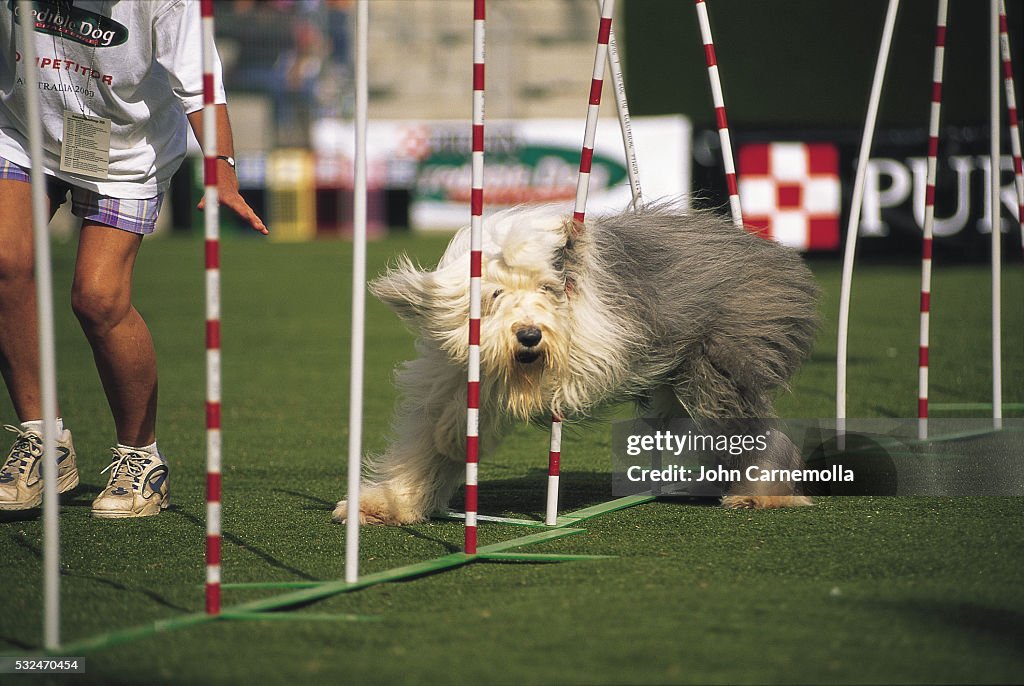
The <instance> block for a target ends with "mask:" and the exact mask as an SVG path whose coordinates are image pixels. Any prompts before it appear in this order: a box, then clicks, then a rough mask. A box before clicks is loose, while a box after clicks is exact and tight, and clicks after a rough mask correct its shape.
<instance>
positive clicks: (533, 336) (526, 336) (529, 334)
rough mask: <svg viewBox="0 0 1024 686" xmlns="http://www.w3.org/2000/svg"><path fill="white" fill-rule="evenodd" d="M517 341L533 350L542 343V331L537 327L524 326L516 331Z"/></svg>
mask: <svg viewBox="0 0 1024 686" xmlns="http://www.w3.org/2000/svg"><path fill="white" fill-rule="evenodd" d="M516 340H518V341H519V342H520V343H522V344H523V345H525V346H526V347H527V348H532V347H533V346H535V345H537V344H538V343H540V329H538V328H537V327H535V326H524V327H523V328H521V329H519V330H518V331H516Z"/></svg>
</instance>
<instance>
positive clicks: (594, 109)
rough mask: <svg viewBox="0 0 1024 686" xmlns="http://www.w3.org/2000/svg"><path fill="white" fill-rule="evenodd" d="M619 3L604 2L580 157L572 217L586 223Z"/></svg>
mask: <svg viewBox="0 0 1024 686" xmlns="http://www.w3.org/2000/svg"><path fill="white" fill-rule="evenodd" d="M614 12H615V0H604V5H602V7H601V23H600V26H599V27H598V31H597V50H596V51H595V54H594V74H593V77H592V78H591V80H590V100H589V105H588V106H587V126H586V129H585V131H584V133H583V152H582V153H581V155H580V175H579V178H578V179H577V181H576V206H575V207H574V208H573V212H572V217H573V219H575V220H576V221H578V222H582V221H583V219H584V217H585V216H586V212H587V193H589V191H590V168H591V165H592V163H593V161H594V138H595V137H596V136H597V115H598V113H599V112H600V110H601V90H602V89H603V88H604V67H605V60H607V59H608V38H609V36H610V35H611V32H612V14H614Z"/></svg>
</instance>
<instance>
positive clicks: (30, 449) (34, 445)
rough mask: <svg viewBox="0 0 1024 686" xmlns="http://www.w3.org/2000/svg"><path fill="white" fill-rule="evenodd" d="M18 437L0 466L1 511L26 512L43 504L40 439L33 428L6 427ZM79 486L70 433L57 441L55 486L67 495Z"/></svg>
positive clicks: (41, 446)
mask: <svg viewBox="0 0 1024 686" xmlns="http://www.w3.org/2000/svg"><path fill="white" fill-rule="evenodd" d="M4 428H5V429H7V430H8V431H11V432H13V433H16V434H18V438H16V439H15V441H14V445H13V446H11V451H10V452H9V453H7V459H6V460H5V461H4V465H3V467H0V510H29V509H31V508H33V507H39V505H40V504H42V502H43V436H42V434H40V433H39V432H38V431H36V430H35V429H23V428H21V427H18V426H11V425H10V424H5V425H4ZM77 485H78V467H77V466H76V465H75V447H74V445H72V443H71V432H70V431H68V430H67V429H64V433H63V435H62V436H60V437H59V438H58V439H57V487H58V490H59V491H60V492H61V493H66V492H67V491H70V490H71V489H72V488H74V487H75V486H77Z"/></svg>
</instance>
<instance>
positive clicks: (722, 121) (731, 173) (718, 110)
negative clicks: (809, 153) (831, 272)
mask: <svg viewBox="0 0 1024 686" xmlns="http://www.w3.org/2000/svg"><path fill="white" fill-rule="evenodd" d="M696 8H697V21H698V23H699V24H700V35H701V40H702V41H703V42H704V58H705V59H706V60H707V63H708V80H709V81H710V82H711V99H712V101H713V102H714V104H715V119H716V120H717V122H718V138H719V140H721V142H722V162H723V163H724V165H725V183H726V186H727V187H728V188H729V209H730V211H731V212H732V222H733V224H735V225H736V226H739V227H742V226H743V211H742V210H741V209H740V191H739V184H737V182H736V163H735V162H734V161H733V157H732V139H731V138H730V136H729V121H728V119H727V118H726V116H725V98H724V97H723V95H722V79H721V77H720V76H719V74H718V58H717V57H715V42H714V40H713V39H712V38H711V22H710V21H708V8H707V6H706V5H705V4H704V0H696Z"/></svg>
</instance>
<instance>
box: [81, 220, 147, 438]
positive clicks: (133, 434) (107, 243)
mask: <svg viewBox="0 0 1024 686" xmlns="http://www.w3.org/2000/svg"><path fill="white" fill-rule="evenodd" d="M141 243H142V236H141V235H139V234H136V233H130V232H128V231H122V230H121V229H115V228H112V227H110V226H105V225H103V224H97V223H94V222H90V221H85V222H83V223H82V235H81V237H80V238H79V243H78V260H77V263H76V265H75V282H74V286H73V287H72V293H71V306H72V308H73V309H74V311H75V315H76V316H77V317H78V321H79V322H80V323H81V325H82V330H83V331H84V332H85V336H86V338H87V339H89V344H90V345H91V346H92V351H93V356H94V357H95V359H96V369H97V371H98V372H99V375H100V381H101V382H102V383H103V390H104V392H105V393H106V395H107V402H108V403H109V404H110V411H111V412H112V413H113V415H114V425H115V426H116V428H117V440H118V442H119V443H122V444H124V445H129V446H146V445H149V444H151V443H152V442H153V441H155V440H156V394H157V378H156V353H155V351H154V349H153V339H152V337H151V336H150V334H149V329H148V328H147V327H146V323H145V322H144V321H143V320H142V316H141V315H140V314H139V313H138V311H136V309H135V307H133V306H132V300H131V295H132V272H133V270H134V268H135V258H136V256H137V255H138V252H139V246H140V245H141Z"/></svg>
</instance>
